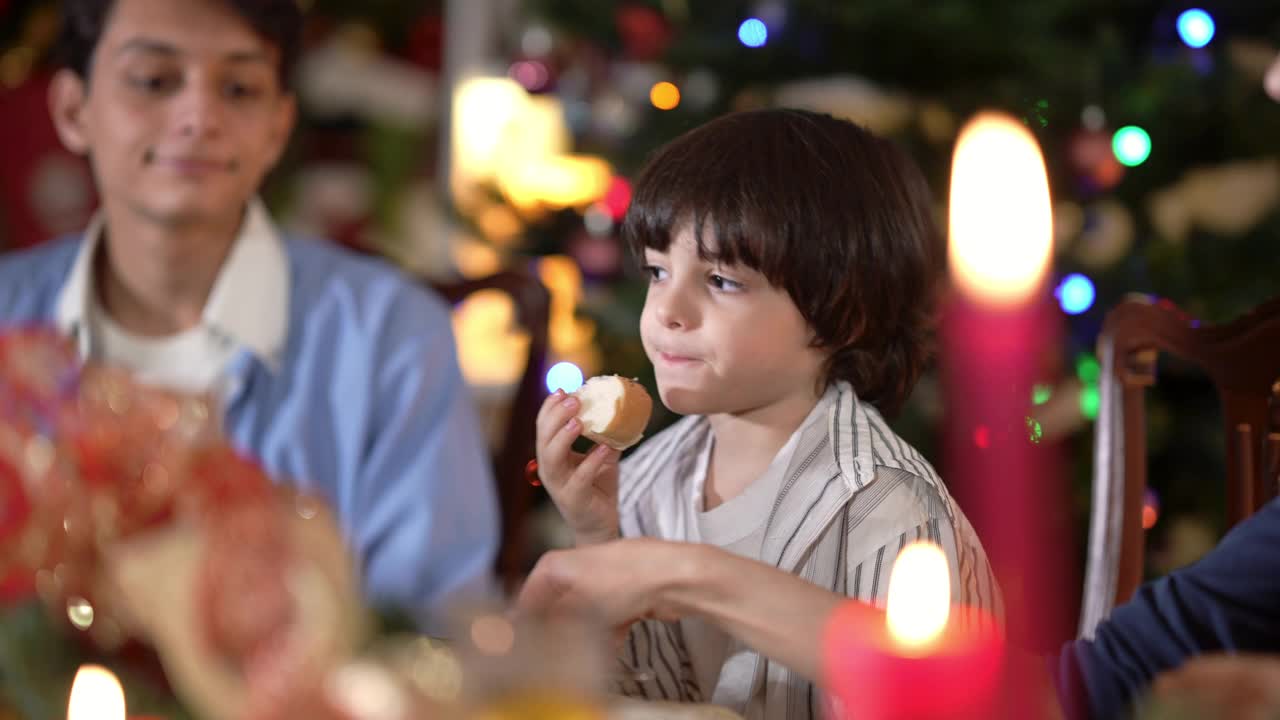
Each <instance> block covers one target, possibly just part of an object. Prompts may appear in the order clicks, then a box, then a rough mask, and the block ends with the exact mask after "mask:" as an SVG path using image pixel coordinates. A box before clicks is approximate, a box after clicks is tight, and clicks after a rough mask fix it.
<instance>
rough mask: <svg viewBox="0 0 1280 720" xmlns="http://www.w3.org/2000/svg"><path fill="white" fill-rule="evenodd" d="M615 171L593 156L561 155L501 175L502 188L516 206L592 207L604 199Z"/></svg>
mask: <svg viewBox="0 0 1280 720" xmlns="http://www.w3.org/2000/svg"><path fill="white" fill-rule="evenodd" d="M612 177H613V168H612V167H610V166H609V163H607V162H605V160H604V159H602V158H599V157H595V156H593V155H557V156H554V157H547V158H542V159H540V160H529V161H527V162H524V163H522V164H520V165H518V166H513V167H510V168H506V169H504V170H503V171H502V172H500V173H499V176H498V186H499V187H500V188H502V192H503V193H504V194H505V195H506V196H507V199H508V200H510V201H511V202H512V204H513V205H515V206H516V207H519V208H530V207H536V206H537V205H538V204H539V203H541V204H543V205H548V206H550V207H553V208H567V207H574V206H578V205H589V204H590V203H593V202H595V201H596V200H599V199H600V198H601V197H603V196H604V193H605V190H608V189H609V181H610V179H612Z"/></svg>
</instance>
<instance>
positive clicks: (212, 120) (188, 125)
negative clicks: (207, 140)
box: [178, 88, 224, 137]
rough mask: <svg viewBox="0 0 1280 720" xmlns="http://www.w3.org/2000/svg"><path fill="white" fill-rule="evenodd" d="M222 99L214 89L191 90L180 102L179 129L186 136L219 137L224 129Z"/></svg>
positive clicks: (184, 94)
mask: <svg viewBox="0 0 1280 720" xmlns="http://www.w3.org/2000/svg"><path fill="white" fill-rule="evenodd" d="M222 105H223V102H222V98H221V97H219V95H218V93H217V91H216V90H215V89H213V88H189V89H188V90H187V91H186V92H185V93H183V97H182V98H181V100H180V101H179V107H178V129H179V130H180V131H181V133H182V134H183V135H184V136H188V137H201V136H205V135H217V134H218V133H220V132H221V131H222V129H223V125H224V118H223V113H224V108H223V107H222Z"/></svg>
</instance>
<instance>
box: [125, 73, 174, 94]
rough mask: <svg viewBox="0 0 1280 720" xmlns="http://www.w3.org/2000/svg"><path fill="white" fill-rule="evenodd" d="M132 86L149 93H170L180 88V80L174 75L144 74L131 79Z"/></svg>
mask: <svg viewBox="0 0 1280 720" xmlns="http://www.w3.org/2000/svg"><path fill="white" fill-rule="evenodd" d="M129 82H130V84H132V85H133V86H134V87H136V88H138V89H140V90H143V91H144V92H147V93H153V94H159V93H164V92H168V91H170V90H172V89H174V88H176V87H177V86H178V78H177V76H175V75H172V74H155V73H151V74H143V75H134V76H132V77H130V78H129Z"/></svg>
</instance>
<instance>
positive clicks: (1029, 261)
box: [949, 113, 1053, 306]
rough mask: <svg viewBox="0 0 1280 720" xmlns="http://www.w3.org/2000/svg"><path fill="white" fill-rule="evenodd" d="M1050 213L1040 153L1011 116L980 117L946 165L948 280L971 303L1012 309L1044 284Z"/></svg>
mask: <svg viewBox="0 0 1280 720" xmlns="http://www.w3.org/2000/svg"><path fill="white" fill-rule="evenodd" d="M1052 252H1053V210H1052V206H1051V205H1050V200H1049V181H1048V177H1047V176H1046V174H1045V168H1044V158H1043V157H1042V156H1041V154H1040V146H1039V145H1038V144H1037V143H1036V140H1035V138H1034V137H1032V135H1031V133H1030V132H1029V131H1028V130H1027V129H1026V128H1025V127H1024V126H1023V125H1022V124H1021V123H1019V122H1018V121H1017V120H1014V119H1013V118H1011V117H1008V116H1005V115H1000V114H995V113H984V114H981V115H979V116H978V117H976V118H974V119H973V120H972V121H971V122H970V123H969V124H968V125H966V126H965V128H964V129H963V130H962V131H961V133H960V139H959V141H958V142H957V143H956V151H955V157H954V160H953V163H952V166H951V237H950V249H949V256H950V265H951V275H952V278H953V279H954V280H955V282H956V285H957V287H958V288H959V289H960V290H961V291H962V292H963V293H964V294H965V295H967V296H969V297H970V298H972V299H974V300H977V301H979V302H982V303H985V304H989V305H997V306H1010V305H1017V304H1019V303H1021V302H1023V301H1025V300H1026V299H1027V298H1029V297H1030V296H1032V295H1033V294H1034V293H1035V292H1037V291H1038V290H1039V289H1040V288H1041V286H1042V284H1043V283H1044V279H1045V275H1046V274H1047V272H1048V269H1049V259H1050V255H1051V254H1052Z"/></svg>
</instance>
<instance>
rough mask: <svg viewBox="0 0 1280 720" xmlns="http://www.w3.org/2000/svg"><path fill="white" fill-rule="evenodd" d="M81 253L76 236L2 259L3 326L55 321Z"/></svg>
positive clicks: (0, 319) (0, 321) (0, 296)
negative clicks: (72, 268) (64, 287)
mask: <svg viewBox="0 0 1280 720" xmlns="http://www.w3.org/2000/svg"><path fill="white" fill-rule="evenodd" d="M79 250H80V236H78V235H75V236H68V237H63V238H59V239H57V240H51V241H49V242H46V243H43V244H40V245H36V246H35V247H31V248H26V249H23V250H16V251H12V252H9V253H5V254H3V255H0V325H4V324H10V323H24V322H37V321H42V320H49V319H51V318H52V316H53V313H54V308H55V305H56V304H57V302H58V297H59V295H60V294H61V292H62V286H63V285H65V284H66V281H67V276H68V274H69V273H70V272H71V266H72V265H73V264H75V260H76V256H77V254H78V253H79Z"/></svg>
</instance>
